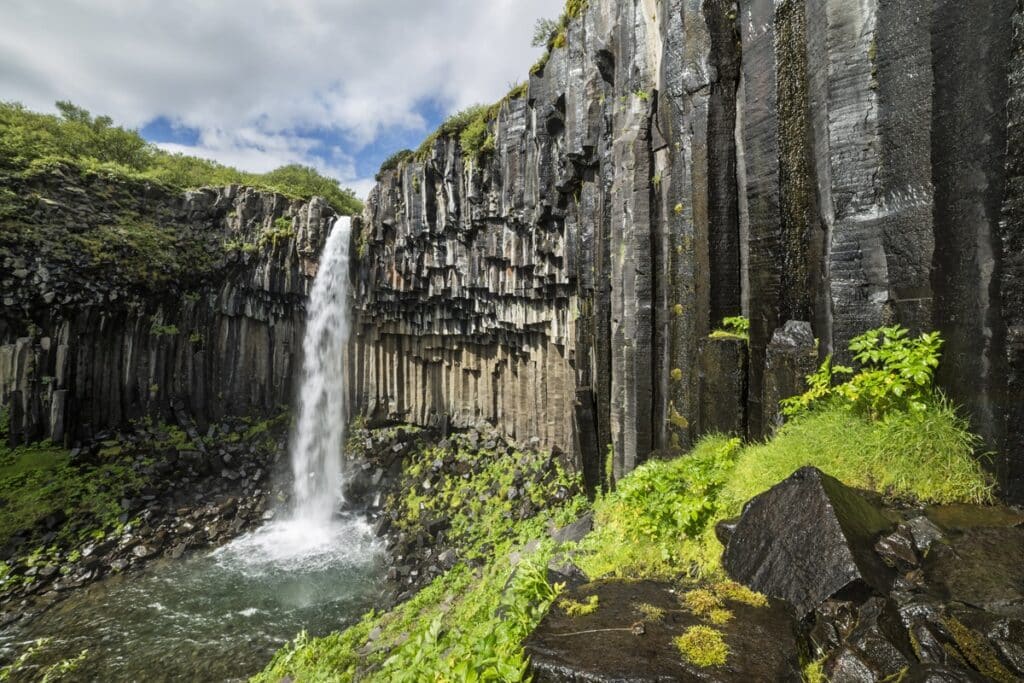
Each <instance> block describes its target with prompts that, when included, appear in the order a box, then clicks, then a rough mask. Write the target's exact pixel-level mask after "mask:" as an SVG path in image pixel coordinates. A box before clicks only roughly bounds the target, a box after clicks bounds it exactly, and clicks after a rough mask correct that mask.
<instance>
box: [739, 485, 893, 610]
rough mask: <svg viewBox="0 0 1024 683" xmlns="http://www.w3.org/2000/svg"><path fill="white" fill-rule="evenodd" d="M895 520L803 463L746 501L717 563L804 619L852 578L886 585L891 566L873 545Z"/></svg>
mask: <svg viewBox="0 0 1024 683" xmlns="http://www.w3.org/2000/svg"><path fill="white" fill-rule="evenodd" d="M894 521H895V520H894V518H893V516H892V515H891V513H888V512H887V511H886V510H885V509H884V508H882V507H881V506H879V505H875V504H873V503H871V502H869V501H868V500H867V499H865V498H864V497H863V496H861V495H860V494H859V493H857V492H856V491H854V490H853V489H850V488H849V487H847V486H845V485H843V484H842V483H841V482H839V481H838V480H836V479H834V478H832V477H830V476H828V475H826V474H825V473H823V472H821V471H820V470H818V469H816V468H813V467H804V468H802V469H800V470H797V471H796V472H794V473H793V474H792V475H790V477H789V478H788V479H786V480H785V481H783V482H781V483H779V484H777V485H776V486H774V487H772V488H771V489H769V490H768V491H766V492H764V493H762V494H761V495H759V496H757V497H755V498H753V499H752V500H751V501H750V502H749V503H747V506H746V508H745V509H744V511H743V515H742V516H741V518H740V521H739V522H738V523H737V525H736V528H735V530H734V531H733V533H732V536H731V538H729V545H728V546H727V547H726V550H725V554H724V555H723V557H722V565H723V567H725V570H726V571H727V572H728V573H729V575H730V576H732V577H733V578H734V579H736V580H737V581H739V582H741V583H743V584H746V585H748V586H750V587H751V588H753V589H754V590H756V591H758V592H760V593H764V594H765V595H768V596H771V597H774V598H780V599H783V600H786V601H787V602H789V603H790V604H791V605H792V606H793V608H794V610H795V613H796V616H797V618H803V617H804V616H805V615H807V614H808V613H809V612H811V611H812V610H813V609H814V608H815V607H817V606H818V605H820V604H821V603H822V602H824V601H825V600H827V599H828V598H830V597H831V596H833V595H835V594H836V593H838V592H839V591H840V590H842V589H843V588H846V587H847V586H849V585H850V584H852V583H854V582H862V583H864V584H866V585H868V586H870V587H872V588H873V589H875V590H876V591H878V592H879V593H880V594H885V593H886V592H888V590H889V587H890V586H891V584H892V580H893V572H892V570H890V569H889V568H888V567H886V566H885V564H884V563H883V562H882V560H881V558H879V557H878V555H877V554H876V553H875V551H874V545H875V541H876V540H877V538H878V536H879V535H881V534H882V533H883V532H886V531H888V530H889V529H891V528H892V527H893V526H894Z"/></svg>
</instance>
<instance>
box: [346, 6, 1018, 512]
mask: <svg viewBox="0 0 1024 683" xmlns="http://www.w3.org/2000/svg"><path fill="white" fill-rule="evenodd" d="M578 4H579V3H572V5H578ZM1021 15H1022V7H1021V5H1020V3H1019V2H1014V1H1013V0H984V1H983V3H982V5H980V6H979V5H975V4H968V5H965V4H964V3H958V2H952V1H949V2H947V1H946V0H909V1H906V2H903V1H901V2H886V1H884V0H866V1H865V2H861V3H850V2H847V1H846V0H814V1H813V2H812V1H811V0H804V1H801V0H743V1H742V2H739V3H733V2H725V1H724V0H701V1H699V2H698V1H697V0H589V2H587V3H586V4H585V6H584V7H583V9H582V11H580V12H579V13H578V16H576V17H573V18H572V19H571V20H570V21H569V22H568V24H567V27H566V29H565V31H564V34H563V36H560V37H559V39H557V40H555V41H553V45H552V49H551V54H550V57H549V58H548V59H547V61H546V62H544V63H542V64H540V65H539V66H538V67H537V68H535V69H534V72H533V74H532V75H531V77H530V80H529V87H528V90H527V94H526V95H524V96H521V97H518V98H512V99H508V100H507V101H505V102H504V103H503V104H502V105H501V107H500V108H499V109H498V110H497V113H496V115H495V116H494V117H493V120H492V121H491V122H490V124H489V125H490V132H491V134H492V135H493V142H494V147H493V151H491V150H489V149H487V148H486V147H485V151H483V152H482V153H479V154H473V153H469V152H467V151H464V150H462V148H461V144H460V141H459V139H458V136H444V135H442V136H440V137H439V138H438V139H436V140H435V141H434V142H433V143H432V144H431V145H430V146H429V149H428V150H426V152H425V153H421V154H419V155H417V156H415V157H413V158H412V159H410V160H408V161H407V162H405V163H403V164H401V165H400V166H399V167H398V168H397V169H394V170H389V171H385V172H383V173H382V174H381V176H380V182H379V184H378V186H377V187H376V189H374V190H373V192H372V194H371V197H370V201H369V203H368V207H367V211H366V214H365V218H364V226H363V231H362V235H361V236H360V238H359V244H358V246H357V249H358V252H359V254H358V256H359V258H358V266H357V271H358V272H357V274H356V277H357V278H358V288H359V291H358V298H357V324H356V339H355V341H354V344H353V356H352V363H353V369H354V371H355V374H356V377H357V382H356V383H355V385H354V387H353V393H354V398H355V399H356V400H357V401H358V402H359V404H360V405H361V406H362V407H363V408H364V409H365V410H366V411H367V412H368V413H369V414H371V415H373V416H377V417H384V418H390V419H400V420H405V421H410V422H415V423H419V424H434V423H444V422H445V421H447V422H449V423H451V424H453V425H455V426H468V425H472V424H474V423H476V422H477V421H480V420H487V421H489V422H492V423H494V424H495V425H497V426H499V427H500V428H501V429H503V430H504V431H505V432H507V433H509V434H510V435H512V436H514V437H518V438H528V437H533V436H536V437H539V438H540V439H541V441H542V442H543V443H544V444H546V445H548V446H557V447H559V448H560V449H562V450H563V451H564V452H565V453H566V454H567V455H568V457H569V459H570V460H572V461H574V462H575V463H576V464H577V465H578V466H580V467H581V468H582V469H583V471H584V472H585V474H586V475H587V479H588V480H589V482H590V483H591V484H594V483H597V482H599V481H603V480H604V479H605V477H606V476H607V474H608V473H607V472H605V471H604V470H605V467H606V463H607V462H608V461H607V460H606V455H607V453H608V449H609V448H610V449H611V452H612V453H613V457H612V458H611V461H610V462H611V466H612V467H613V470H614V472H613V473H612V474H614V476H621V474H623V473H624V472H626V471H629V470H630V469H632V468H633V467H635V466H636V465H637V464H639V463H640V462H642V461H643V460H645V459H647V458H649V457H651V456H652V454H658V453H661V454H670V453H673V452H678V451H680V450H681V449H685V448H686V447H688V446H689V445H690V444H692V443H693V441H694V439H695V438H697V437H698V436H699V435H700V434H702V433H706V432H708V431H712V430H716V429H722V428H728V429H732V430H736V429H737V425H739V430H740V431H745V432H746V434H747V435H748V436H750V437H753V438H759V437H762V436H763V435H765V434H766V433H768V432H769V431H770V430H771V429H772V428H773V426H774V425H775V424H777V422H778V415H777V406H776V401H777V398H778V396H777V395H776V394H777V393H778V391H779V388H780V387H786V386H799V384H798V382H796V381H795V380H796V379H799V378H786V377H781V376H780V373H784V372H786V371H787V370H786V368H793V370H790V371H789V372H791V373H792V372H796V371H797V370H799V371H803V369H805V368H806V367H807V366H808V363H806V362H804V361H803V360H801V361H800V362H791V361H792V359H793V358H797V359H804V358H807V357H811V358H812V359H813V358H817V359H819V360H820V359H821V358H823V357H824V355H825V354H828V353H835V354H836V355H837V356H838V357H839V358H844V357H845V356H847V355H848V353H847V351H846V347H847V343H848V342H849V340H850V338H851V337H853V336H855V335H857V334H859V333H860V332H863V331H865V330H867V329H869V328H873V327H877V326H880V325H884V324H893V323H900V324H903V325H905V326H907V327H909V328H911V329H912V330H913V331H921V330H929V329H938V330H940V331H941V332H942V333H943V335H944V337H945V338H946V340H947V346H946V355H945V361H944V364H943V368H942V370H941V373H940V374H941V382H942V386H943V388H944V390H945V391H946V392H947V393H948V394H949V395H950V396H951V397H952V398H954V399H955V400H956V401H957V402H959V403H961V404H962V405H963V406H964V407H965V409H966V410H967V412H968V413H969V414H970V415H971V418H972V420H973V423H974V427H975V429H977V430H978V431H979V432H980V433H981V434H983V435H984V436H985V437H986V439H987V441H988V443H989V444H990V445H991V447H993V448H995V449H997V450H998V451H999V452H1000V453H1001V461H1000V463H999V464H998V467H999V470H1000V474H1001V476H1002V478H1003V481H1004V483H1005V484H1006V485H1007V486H1009V487H1010V488H1012V489H1014V490H1015V491H1017V492H1018V493H1024V444H1022V443H1021V438H1022V437H1021V436H1020V434H1021V432H1022V425H1024V391H1022V390H1024V382H1022V381H1021V380H1020V377H1021V376H1022V370H1021V368H1022V367H1024V360H1022V358H1024V355H1022V351H1021V349H1022V345H1024V342H1022V339H1024V336H1022V335H1024V327H1022V325H1021V318H1022V316H1024V309H1022V308H1021V306H1022V304H1021V301H1022V297H1021V294H1020V292H1021V291H1022V290H1024V285H1022V277H1024V272H1022V270H1021V267H1020V261H1021V257H1020V253H1019V252H1020V251H1021V243H1022V239H1024V238H1022V237H1021V235H1022V231H1024V225H1022V223H1021V220H1022V218H1021V216H1020V215H1019V214H1020V212H1021V205H1022V204H1021V198H1020V197H1018V196H1017V195H1018V194H1019V192H1018V191H1017V189H1016V188H1017V186H1019V184H1020V178H1019V176H1020V163H1019V159H1018V157H1019V156H1020V155H1021V153H1022V152H1021V149H1020V139H1019V138H1020V135H1019V133H1018V132H1017V127H1018V126H1017V123H1018V122H1017V119H1018V118H1019V112H1018V110H1019V109H1020V106H1019V100H1020V99H1021V92H1020V90H1021V87H1022V86H1021V78H1022V76H1021V59H1022V58H1021V49H1022V46H1021V44H1020V37H1019V33H1020V31H1019V30H1018V31H1016V32H1015V28H1014V27H1019V26H1020V24H1021V21H1022V19H1021ZM555 45H557V47H555ZM741 313H743V314H746V315H748V316H749V318H750V324H751V329H750V339H749V345H748V346H747V347H746V348H741V349H740V351H741V352H740V353H736V349H735V348H733V347H735V346H736V344H735V341H733V340H723V341H721V342H716V341H714V340H708V339H707V335H708V333H709V332H710V331H711V330H712V329H714V328H715V327H717V326H718V325H719V324H720V322H721V319H722V318H723V317H725V316H732V315H739V314H741ZM808 329H809V330H810V333H809V334H807V333H806V330H808ZM794 330H799V331H800V334H795V333H794ZM773 339H775V340H783V341H784V342H785V343H781V342H779V343H773ZM717 343H720V344H727V345H731V346H730V347H729V348H728V349H725V350H718V349H715V348H713V347H714V346H715V344H717ZM794 344H797V345H798V346H799V344H802V345H803V346H799V347H797V346H793V345H794ZM780 353H781V354H785V357H781V356H779V357H774V356H775V355H778V354H780ZM810 366H811V367H813V363H811V364H810ZM737 378H739V379H737ZM791 380H792V381H791ZM707 404H714V405H716V406H723V407H725V409H720V410H709V409H707V408H706V406H707ZM702 406H703V408H702Z"/></svg>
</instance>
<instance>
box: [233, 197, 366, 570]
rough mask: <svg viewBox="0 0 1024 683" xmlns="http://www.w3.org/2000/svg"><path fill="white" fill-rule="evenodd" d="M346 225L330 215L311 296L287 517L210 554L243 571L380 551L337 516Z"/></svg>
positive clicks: (360, 529)
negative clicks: (330, 223)
mask: <svg viewBox="0 0 1024 683" xmlns="http://www.w3.org/2000/svg"><path fill="white" fill-rule="evenodd" d="M351 228H352V224H351V219H349V218H347V217H341V218H339V219H338V220H337V221H335V223H334V227H333V229H332V230H331V234H330V235H329V236H328V238H327V244H326V245H325V246H324V251H323V255H322V256H321V259H320V268H319V269H318V270H317V274H316V279H315V280H314V281H313V291H312V292H311V293H310V295H309V304H308V307H307V317H306V336H305V339H304V340H303V343H302V350H303V354H304V355H303V361H302V375H301V376H300V381H301V386H300V387H299V405H298V419H297V421H296V424H295V431H294V432H293V433H292V437H291V441H290V444H289V445H290V448H289V451H290V455H291V462H292V472H293V474H294V475H295V483H294V485H293V486H294V496H293V497H294V502H293V506H292V511H291V515H290V516H288V517H287V518H281V519H277V520H274V521H272V522H270V523H268V524H265V525H263V526H262V527H260V528H259V529H257V530H256V531H253V532H251V533H249V534H246V535H244V536H240V537H239V538H237V539H235V540H234V541H232V542H231V543H230V544H228V545H227V546H224V547H222V548H220V549H218V550H216V551H214V553H213V554H214V556H215V557H216V558H217V561H218V563H223V564H224V565H225V566H226V567H231V568H234V570H235V571H240V572H241V573H243V574H244V575H246V576H249V577H255V576H264V575H273V574H275V573H277V572H287V573H290V574H293V575H296V576H300V575H302V574H303V573H306V572H313V573H316V572H320V571H323V570H325V569H326V568H329V567H344V566H358V565H365V564H371V563H373V562H374V561H375V558H376V556H377V552H378V550H379V548H378V547H377V543H376V541H375V540H374V537H373V533H372V532H371V530H370V526H369V524H368V523H367V522H366V520H364V519H362V518H359V517H349V518H339V517H338V516H337V515H336V514H335V513H336V512H337V510H338V506H339V504H340V503H341V502H342V486H343V484H344V478H343V462H342V458H343V455H344V454H343V450H344V447H345V425H346V421H347V418H348V415H347V414H346V409H347V406H346V405H345V403H346V401H345V397H346V391H347V386H346V380H347V378H346V377H345V362H344V360H345V346H346V344H347V343H348V317H347V313H348V306H347V297H348V250H349V233H350V232H351Z"/></svg>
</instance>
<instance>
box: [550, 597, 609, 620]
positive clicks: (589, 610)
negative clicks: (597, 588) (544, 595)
mask: <svg viewBox="0 0 1024 683" xmlns="http://www.w3.org/2000/svg"><path fill="white" fill-rule="evenodd" d="M599 602H600V598H599V597H598V596H596V595H591V596H588V597H587V598H586V599H585V600H583V601H579V600H572V599H570V598H563V599H561V600H559V601H558V607H559V609H561V610H562V611H563V612H565V613H566V614H568V615H569V616H570V617H585V616H587V615H588V614H593V613H594V612H596V611H597V608H598V603H599Z"/></svg>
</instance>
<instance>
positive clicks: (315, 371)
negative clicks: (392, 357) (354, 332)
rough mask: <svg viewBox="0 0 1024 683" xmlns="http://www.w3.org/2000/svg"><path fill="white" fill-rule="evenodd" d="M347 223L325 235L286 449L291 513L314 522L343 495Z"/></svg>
mask: <svg viewBox="0 0 1024 683" xmlns="http://www.w3.org/2000/svg"><path fill="white" fill-rule="evenodd" d="M351 225H352V220H351V219H350V218H348V217H346V216H342V217H340V218H338V220H337V221H336V222H335V223H334V228H333V230H331V234H330V235H329V236H328V238H327V244H326V245H325V246H324V252H323V257H322V258H321V261H320V268H319V270H318V271H317V274H316V279H315V280H314V281H313V291H312V292H311V293H310V296H309V306H308V309H307V311H308V313H307V317H306V335H305V338H304V339H303V342H302V351H303V362H302V385H301V389H300V390H299V414H298V421H297V422H296V425H295V432H294V434H293V435H292V440H291V448H290V450H291V461H292V472H293V473H294V475H295V484H294V487H295V488H294V493H295V503H294V509H293V512H292V514H293V517H294V519H295V521H298V522H302V523H305V524H310V525H316V526H326V525H328V524H330V522H331V519H332V517H333V516H334V513H335V511H336V510H337V507H338V504H339V503H340V502H341V500H342V483H343V482H342V451H343V449H344V445H345V424H346V420H347V419H348V415H347V406H346V405H345V404H346V400H345V391H346V381H345V380H346V378H345V364H344V358H345V353H344V350H345V347H346V345H347V343H348V333H349V329H348V302H347V297H348V250H349V234H350V231H351Z"/></svg>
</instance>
